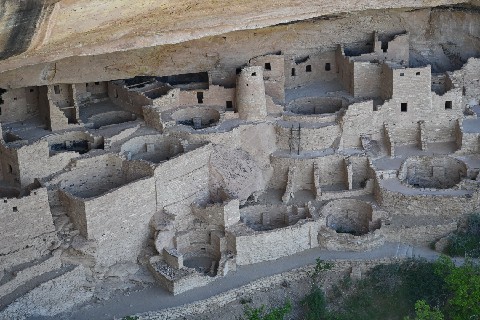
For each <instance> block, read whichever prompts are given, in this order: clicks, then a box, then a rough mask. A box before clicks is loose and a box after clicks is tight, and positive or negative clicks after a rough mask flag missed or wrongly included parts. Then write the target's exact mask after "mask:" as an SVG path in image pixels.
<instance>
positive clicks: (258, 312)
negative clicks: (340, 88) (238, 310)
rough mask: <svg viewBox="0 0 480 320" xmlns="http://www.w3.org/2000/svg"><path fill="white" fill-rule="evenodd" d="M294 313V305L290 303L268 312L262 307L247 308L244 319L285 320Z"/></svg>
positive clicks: (287, 302)
mask: <svg viewBox="0 0 480 320" xmlns="http://www.w3.org/2000/svg"><path fill="white" fill-rule="evenodd" d="M291 311H292V304H291V302H290V301H288V300H287V301H285V303H284V304H283V305H282V306H280V307H277V308H271V309H270V310H266V307H265V306H264V305H262V306H261V307H259V308H252V307H249V306H246V307H245V312H244V316H245V317H244V318H243V319H246V320H283V319H284V318H285V317H286V316H287V315H288V314H289V313H290V312H291Z"/></svg>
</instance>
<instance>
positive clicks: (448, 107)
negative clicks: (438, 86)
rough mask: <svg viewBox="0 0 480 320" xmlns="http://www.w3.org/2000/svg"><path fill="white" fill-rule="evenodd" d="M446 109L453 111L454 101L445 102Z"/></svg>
mask: <svg viewBox="0 0 480 320" xmlns="http://www.w3.org/2000/svg"><path fill="white" fill-rule="evenodd" d="M445 109H452V101H445Z"/></svg>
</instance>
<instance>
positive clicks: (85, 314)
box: [34, 243, 438, 320]
mask: <svg viewBox="0 0 480 320" xmlns="http://www.w3.org/2000/svg"><path fill="white" fill-rule="evenodd" d="M394 257H398V258H405V257H422V258H426V259H428V260H435V259H436V258H437V257H438V253H436V252H434V251H432V250H429V249H427V248H419V247H412V246H408V245H405V244H399V243H387V244H385V245H383V246H381V247H379V248H377V249H375V250H372V251H368V252H338V251H326V250H319V249H311V250H306V251H304V252H302V253H299V254H296V255H293V256H289V257H285V258H281V259H278V260H276V261H269V262H262V263H258V264H254V265H248V266H240V267H238V269H237V271H236V272H235V273H232V274H229V275H228V276H227V277H225V278H222V279H219V280H217V281H215V282H213V283H212V284H210V285H209V286H206V287H202V288H196V289H193V290H190V291H188V292H185V293H183V294H180V295H177V296H172V295H170V294H169V293H168V292H167V291H165V290H164V289H162V288H159V287H149V288H147V289H144V290H141V291H137V292H132V293H129V294H128V295H124V294H118V295H115V296H113V297H112V298H111V299H110V300H108V301H104V302H102V303H94V304H90V305H88V306H86V307H84V308H81V309H80V310H76V311H74V312H72V313H68V314H63V315H60V316H56V317H55V319H77V320H91V319H114V318H122V317H124V316H127V315H132V314H138V313H142V312H147V311H155V310H161V309H164V308H170V307H176V306H181V305H184V304H187V303H191V302H194V301H198V300H203V299H207V298H209V297H212V296H214V295H217V294H219V293H222V292H225V291H227V290H231V289H234V288H238V287H240V286H242V285H245V284H247V283H249V282H252V281H255V280H258V279H260V278H263V277H266V276H271V275H274V274H278V273H282V272H286V271H289V270H291V269H294V268H299V267H302V266H305V265H309V264H314V263H315V259H316V258H321V259H324V260H335V259H341V260H371V259H382V258H394ZM34 319H36V320H40V319H42V320H46V319H53V318H44V317H38V318H34Z"/></svg>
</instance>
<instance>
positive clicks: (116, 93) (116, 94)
mask: <svg viewBox="0 0 480 320" xmlns="http://www.w3.org/2000/svg"><path fill="white" fill-rule="evenodd" d="M172 96H173V94H172ZM115 98H118V91H117V89H115Z"/></svg>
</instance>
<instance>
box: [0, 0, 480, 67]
mask: <svg viewBox="0 0 480 320" xmlns="http://www.w3.org/2000/svg"><path fill="white" fill-rule="evenodd" d="M473 2H474V3H475V4H478V1H476V0H474V1H473ZM461 3H463V4H465V3H469V1H465V0H421V1H418V0H404V1H396V0H371V1H336V0H323V1H317V0H281V1H279V0H265V1H263V2H262V5H261V6H259V5H258V1H256V0H241V1H238V0H237V1H234V2H230V3H229V5H228V6H226V5H225V2H223V1H219V0H208V1H203V0H202V1H200V0H183V1H157V0H139V1H135V4H134V5H132V2H131V1H129V0H109V1H103V0H60V1H59V0H21V1H18V0H2V1H0V30H2V31H1V32H0V50H2V51H1V53H0V58H2V59H5V60H4V61H2V62H0V72H2V71H5V70H11V69H15V68H19V67H22V66H25V65H32V64H37V63H41V62H46V61H49V62H51V61H55V60H58V59H61V58H65V57H71V56H83V55H98V54H105V53H111V52H117V51H125V50H132V49H138V48H146V47H152V46H159V45H166V44H175V43H181V42H185V41H189V40H194V39H199V38H203V37H207V36H214V35H219V34H223V33H227V32H231V31H236V30H246V29H256V28H263V27H268V26H272V25H277V24H281V23H288V22H292V21H300V20H304V19H310V18H314V17H319V16H326V15H336V14H339V13H344V12H357V11H365V10H371V9H392V8H397V9H398V8H427V7H435V6H442V5H455V4H461Z"/></svg>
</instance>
